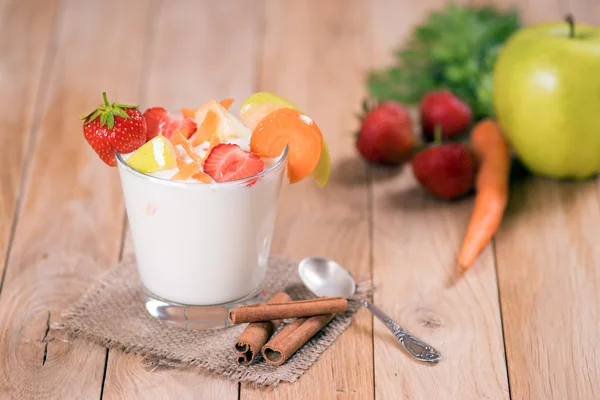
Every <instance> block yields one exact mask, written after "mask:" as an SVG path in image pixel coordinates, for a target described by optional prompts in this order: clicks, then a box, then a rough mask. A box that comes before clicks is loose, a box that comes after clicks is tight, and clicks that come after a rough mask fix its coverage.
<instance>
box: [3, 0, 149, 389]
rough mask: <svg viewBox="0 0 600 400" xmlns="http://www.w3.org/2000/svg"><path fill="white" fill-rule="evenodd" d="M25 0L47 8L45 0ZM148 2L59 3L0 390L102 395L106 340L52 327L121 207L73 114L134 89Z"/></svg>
mask: <svg viewBox="0 0 600 400" xmlns="http://www.w3.org/2000/svg"><path fill="white" fill-rule="evenodd" d="M29 6H30V7H32V8H33V9H35V10H37V12H43V11H44V10H45V6H42V3H40V2H37V3H35V5H32V4H29ZM38 7H44V8H38ZM115 10H118V12H115ZM147 11H148V7H147V3H146V2H145V1H128V2H120V1H117V0H112V1H104V2H80V1H76V0H69V1H65V2H64V4H62V7H61V13H60V15H59V18H58V21H59V24H58V25H57V26H58V30H57V36H56V49H55V54H54V55H53V58H52V63H51V68H50V69H49V71H48V73H46V74H44V77H43V81H44V82H47V84H48V90H47V92H44V93H42V96H43V97H42V98H41V100H40V104H41V105H42V109H41V110H42V111H41V112H38V115H40V116H41V122H40V125H39V127H37V129H36V134H37V136H38V139H37V142H36V145H35V150H34V151H33V154H32V163H31V169H30V173H29V176H28V181H27V186H26V189H25V192H24V200H23V208H22V210H21V212H20V215H19V224H18V226H17V229H16V232H15V237H14V243H13V246H12V251H11V253H10V258H9V263H8V265H7V272H6V279H5V282H4V288H3V291H2V296H1V298H0V318H1V320H2V321H10V323H6V324H2V326H1V327H0V354H3V357H2V358H0V363H1V365H0V382H1V385H2V386H1V394H0V397H2V398H20V399H25V398H36V399H37V398H40V399H41V398H52V399H56V398H61V399H62V398H99V396H100V390H101V382H102V375H103V371H104V362H105V355H106V351H105V349H103V348H102V347H100V346H96V345H92V344H89V343H85V342H83V341H79V340H78V341H74V342H71V343H69V342H65V341H64V340H61V339H56V340H54V333H53V332H52V331H50V330H49V328H50V322H51V320H54V319H55V318H56V317H57V315H58V313H59V312H62V311H64V310H65V309H66V308H68V307H69V306H70V305H71V304H72V303H73V302H74V301H75V300H76V299H77V297H78V296H79V295H80V294H81V293H82V292H83V291H85V289H86V288H87V287H88V285H89V284H90V283H91V281H92V280H93V279H94V277H95V276H96V275H97V274H99V273H101V272H102V271H103V270H106V269H107V268H109V267H111V266H112V264H113V263H114V262H115V261H116V259H117V254H118V250H119V244H120V240H119V238H120V232H121V230H122V216H123V207H122V202H121V193H120V188H119V184H118V180H117V175H116V170H115V169H110V168H108V167H106V166H105V165H103V164H102V163H101V161H100V160H99V159H98V158H97V156H96V155H95V154H94V152H93V150H92V149H91V148H89V147H88V145H87V144H86V143H85V141H84V139H83V137H82V136H83V135H82V133H81V122H80V121H79V120H78V119H77V116H79V115H81V114H82V113H84V112H86V111H88V110H90V109H92V108H93V107H95V106H97V105H98V104H99V103H100V102H101V92H102V91H103V90H106V91H108V93H109V94H110V95H111V97H112V98H113V99H119V100H121V101H128V100H129V101H130V100H133V99H135V98H136V97H137V91H138V86H139V85H138V82H139V75H140V70H141V67H142V53H143V51H142V49H143V44H144V36H145V32H146V25H147V18H146V15H147ZM32 18H33V17H32ZM36 18H38V19H40V17H36ZM33 20H35V18H33ZM107 21H110V24H107ZM26 28H32V29H36V30H37V29H38V28H36V27H32V26H31V24H27V26H26ZM125 38H127V40H125ZM13 40H14V37H13ZM31 40H35V39H34V38H32V39H31ZM40 40H43V39H40ZM20 43H21V41H19V44H20ZM17 49H19V48H18V47H17ZM20 50H21V51H23V50H22V49H20ZM28 56H30V57H34V56H32V55H31V54H30V53H29V54H28ZM12 78H13V79H16V78H20V79H21V80H22V81H23V80H27V79H29V76H27V74H22V75H15V76H13V77H12ZM24 87H26V86H24Z"/></svg>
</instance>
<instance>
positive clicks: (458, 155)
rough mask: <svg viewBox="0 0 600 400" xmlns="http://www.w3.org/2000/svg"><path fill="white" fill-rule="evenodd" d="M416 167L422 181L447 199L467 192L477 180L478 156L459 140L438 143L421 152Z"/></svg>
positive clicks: (415, 157)
mask: <svg viewBox="0 0 600 400" xmlns="http://www.w3.org/2000/svg"><path fill="white" fill-rule="evenodd" d="M412 168H413V172H414V174H415V177H416V178H417V180H418V181H419V183H420V184H421V185H422V186H423V187H424V188H425V189H426V190H427V191H428V192H429V193H431V194H432V195H434V196H437V197H441V198H443V199H454V198H457V197H460V196H463V195H465V194H467V193H469V192H470V191H471V190H472V189H473V185H474V183H475V159H474V158H473V155H472V154H471V152H470V151H469V149H468V148H467V147H466V146H464V145H462V144H458V143H450V144H440V145H435V146H432V147H429V148H427V149H425V150H423V151H421V152H419V153H417V155H415V156H414V158H413V160H412Z"/></svg>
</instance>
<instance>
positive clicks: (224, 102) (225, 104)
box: [220, 99, 233, 110]
mask: <svg viewBox="0 0 600 400" xmlns="http://www.w3.org/2000/svg"><path fill="white" fill-rule="evenodd" d="M220 103H221V105H222V106H223V107H225V109H226V110H229V107H231V104H232V103H233V99H223V100H221V101H220Z"/></svg>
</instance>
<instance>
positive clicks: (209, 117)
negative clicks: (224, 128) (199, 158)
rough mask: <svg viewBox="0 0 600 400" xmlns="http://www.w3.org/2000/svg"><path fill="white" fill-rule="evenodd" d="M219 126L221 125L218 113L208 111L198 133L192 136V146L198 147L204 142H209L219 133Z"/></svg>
mask: <svg viewBox="0 0 600 400" xmlns="http://www.w3.org/2000/svg"><path fill="white" fill-rule="evenodd" d="M217 125H219V116H218V115H217V113H216V112H214V111H212V110H208V111H207V112H206V116H205V117H204V120H203V121H202V123H201V124H200V126H199V127H198V131H197V132H196V134H195V135H194V136H192V146H193V147H196V146H198V145H200V144H202V143H204V142H207V141H209V140H210V138H211V137H212V136H213V135H214V133H215V132H216V131H217Z"/></svg>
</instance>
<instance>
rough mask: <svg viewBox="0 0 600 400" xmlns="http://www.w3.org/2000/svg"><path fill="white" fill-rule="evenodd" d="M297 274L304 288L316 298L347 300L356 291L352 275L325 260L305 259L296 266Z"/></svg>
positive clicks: (332, 262)
mask: <svg viewBox="0 0 600 400" xmlns="http://www.w3.org/2000/svg"><path fill="white" fill-rule="evenodd" d="M298 274H299V275H300V279H302V282H304V284H305V285H306V287H308V288H309V289H310V290H311V292H313V293H314V294H316V295H317V296H331V297H336V296H342V297H345V298H347V299H349V298H350V297H352V296H353V295H354V292H355V291H356V283H355V282H354V279H353V278H352V275H350V273H349V272H348V271H346V270H345V269H344V268H342V266H341V265H339V264H338V263H336V262H335V261H333V260H329V259H327V258H323V257H308V258H305V259H304V260H302V261H300V264H299V265H298Z"/></svg>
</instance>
